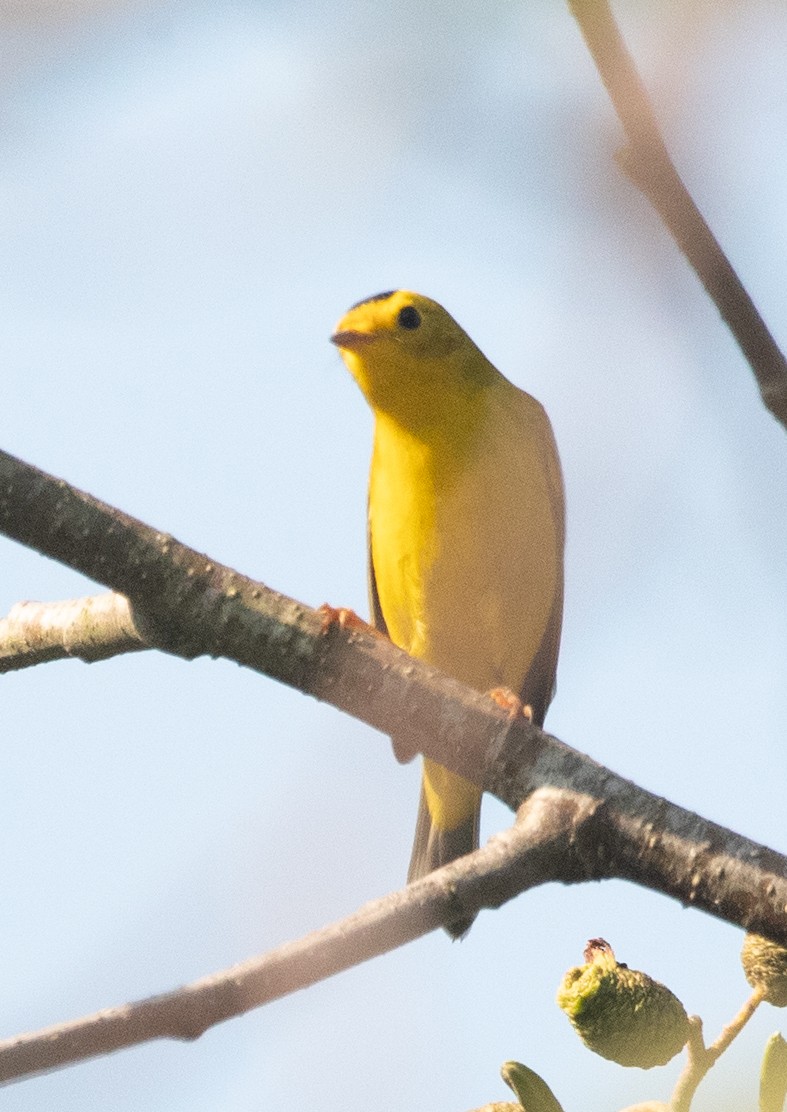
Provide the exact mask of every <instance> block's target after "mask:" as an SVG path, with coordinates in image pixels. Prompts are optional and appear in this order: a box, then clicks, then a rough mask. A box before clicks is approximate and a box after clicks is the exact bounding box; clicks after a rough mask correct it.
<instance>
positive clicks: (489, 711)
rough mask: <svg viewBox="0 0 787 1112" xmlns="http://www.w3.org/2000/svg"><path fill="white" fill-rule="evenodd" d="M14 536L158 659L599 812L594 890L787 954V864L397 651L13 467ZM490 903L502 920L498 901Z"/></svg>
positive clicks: (5, 463)
mask: <svg viewBox="0 0 787 1112" xmlns="http://www.w3.org/2000/svg"><path fill="white" fill-rule="evenodd" d="M0 530H2V531H3V532H5V533H6V534H7V535H8V536H11V537H13V538H15V539H16V540H19V541H21V542H22V543H24V544H28V545H31V546H32V547H34V548H36V549H38V551H40V552H44V553H45V554H47V555H51V556H53V557H55V558H56V559H59V560H62V561H63V562H64V563H67V564H69V566H71V567H73V568H76V569H77V570H79V571H82V572H84V573H85V574H86V575H89V576H91V577H93V578H95V579H98V580H100V581H101V582H103V583H104V584H105V585H106V586H109V587H112V588H114V589H115V590H119V591H122V592H123V593H125V594H126V595H127V596H128V597H129V598H130V599H131V603H132V612H133V614H134V619H135V622H136V628H137V629H138V630H140V631H142V632H143V633H144V635H145V636H146V639H147V640H148V641H149V643H151V644H154V645H157V646H159V647H161V648H164V649H166V650H168V651H171V652H177V653H179V654H180V655H183V656H195V655H197V654H198V653H210V654H211V655H214V656H219V655H221V656H226V657H228V658H229V659H231V660H235V661H237V662H238V663H239V664H244V665H246V666H248V667H250V668H253V669H255V670H256V671H259V672H262V673H265V674H267V675H270V676H273V677H274V678H275V679H279V680H281V681H282V682H284V683H287V684H289V685H290V686H293V687H296V688H298V689H299V690H301V691H304V692H306V693H308V694H311V695H314V696H316V697H317V698H320V699H324V700H326V701H327V702H330V703H332V704H333V705H334V706H336V707H338V708H339V709H341V710H344V711H347V712H348V713H349V714H352V715H354V716H355V717H357V718H360V719H361V720H363V721H365V722H367V723H368V724H369V725H371V726H374V727H376V728H377V729H379V730H381V731H383V732H384V733H386V734H393V733H396V734H397V735H398V736H400V737H401V735H402V734H403V733H404V732H405V731H406V732H407V733H408V734H409V735H410V736H411V738H412V742H413V746H414V748H417V749H419V750H420V751H422V752H424V753H425V754H427V755H428V756H429V757H432V758H433V759H435V760H438V761H440V763H441V764H444V765H446V766H448V767H449V768H451V769H452V770H453V771H455V772H458V773H459V774H460V775H462V776H465V777H467V778H468V779H470V780H473V781H474V782H476V783H478V784H481V785H483V786H485V787H486V788H487V790H489V791H492V792H493V793H494V794H496V795H497V796H498V797H499V798H500V799H502V800H503V801H504V802H505V803H507V804H508V805H509V806H511V807H512V808H514V809H516V808H517V807H519V806H520V804H521V803H522V802H523V800H525V799H526V798H527V797H528V795H530V794H531V793H532V792H533V791H534V790H535V789H536V788H539V787H544V786H552V787H556V788H561V789H566V790H568V791H570V792H572V793H579V794H580V795H582V796H583V797H586V798H587V799H589V800H591V801H592V808H591V812H592V819H593V821H590V820H588V821H585V822H583V824H582V827H581V830H578V831H577V832H576V837H577V846H578V849H579V850H581V851H582V853H583V854H584V858H583V860H584V875H585V876H586V877H595V878H601V877H613V876H614V877H623V878H626V879H628V880H633V881H635V882H637V883H638V884H643V885H645V886H647V887H650V888H653V889H655V890H657V891H661V892H664V893H666V894H667V895H670V896H672V897H674V898H676V899H678V900H681V901H682V902H683V903H686V904H692V905H694V906H695V907H699V908H702V909H703V910H705V911H708V912H710V913H711V914H713V915H716V916H718V917H720V918H722V919H726V920H728V921H730V922H733V923H738V924H739V925H741V926H743V927H745V928H747V929H750V930H756V931H758V932H759V933H761V934H764V935H766V936H767V937H770V938H773V939H774V940H775V941H777V942H787V859H785V858H784V857H782V856H781V855H779V854H777V853H775V852H773V851H772V850H769V849H766V848H765V847H763V846H760V845H757V844H756V843H753V842H749V841H748V840H747V839H745V838H742V837H740V836H739V835H737V834H734V833H732V832H731V831H729V830H725V829H724V828H723V827H720V826H717V825H716V824H714V823H709V822H706V821H705V820H704V819H701V818H700V817H699V816H697V815H694V814H692V813H691V812H689V811H686V810H684V809H683V808H680V807H676V806H675V805H674V804H671V803H668V802H667V801H666V800H663V799H660V798H658V797H657V796H653V795H651V794H650V793H649V792H645V791H643V790H642V789H641V788H638V787H637V786H636V785H634V784H631V783H630V782H629V781H627V780H624V779H623V778H622V777H619V776H616V775H615V774H614V773H613V772H610V771H609V769H606V768H604V767H603V766H601V765H598V764H596V763H595V762H594V761H592V760H590V758H588V757H585V756H583V755H582V754H580V753H578V752H576V750H573V749H571V748H569V747H568V746H566V745H564V744H563V743H562V742H560V741H558V740H557V739H556V738H553V737H550V736H549V735H548V734H545V733H543V732H542V731H540V730H538V729H537V728H536V727H535V726H533V725H531V724H530V723H527V722H526V721H525V720H524V719H520V720H515V721H512V720H511V719H509V718H508V716H507V715H506V714H505V713H504V712H503V711H502V710H500V708H499V707H497V706H496V704H494V703H493V702H492V700H490V699H489V698H488V697H487V696H485V695H483V694H480V693H479V692H477V691H472V690H471V689H470V688H466V687H464V686H463V685H462V684H460V683H457V682H456V681H455V680H451V679H449V678H447V677H446V676H443V675H441V674H440V673H439V672H438V671H437V670H436V669H434V668H430V667H429V666H428V665H425V664H423V663H422V662H420V661H415V660H413V659H411V658H410V657H409V656H407V655H406V654H405V653H403V652H401V650H399V649H397V648H396V647H395V646H393V645H391V644H390V643H389V642H387V641H385V640H383V639H381V638H379V637H373V636H370V635H368V634H364V633H359V632H356V631H346V630H342V629H340V628H338V627H331V629H330V630H329V631H328V633H327V635H326V633H325V632H324V625H323V619H322V618H321V616H320V615H319V614H317V613H316V612H315V611H313V610H310V609H309V608H308V607H305V606H303V605H302V604H300V603H298V602H296V601H294V600H293V599H289V598H286V597H285V596H283V595H279V594H277V593H275V592H274V591H270V590H269V589H268V588H267V587H265V586H263V585H262V584H260V583H255V582H254V581H253V580H250V579H247V578H246V577H245V576H242V575H240V574H239V573H238V572H235V571H233V570H232V569H231V568H226V567H222V566H221V565H219V564H216V563H214V562H213V561H210V560H209V559H208V558H207V557H205V556H202V555H200V554H199V553H197V552H194V551H193V550H192V549H189V548H187V547H186V546H185V545H182V544H179V543H178V542H177V541H175V540H173V538H171V537H168V536H165V535H163V534H161V533H157V532H156V531H155V530H153V529H151V528H150V527H149V526H147V525H143V524H142V523H141V522H138V521H135V520H134V519H133V518H131V517H128V516H127V515H125V514H122V513H120V512H119V511H117V510H113V509H112V508H111V507H109V506H106V505H105V504H104V503H101V502H98V501H97V500H96V499H93V498H91V497H90V495H88V494H84V493H82V492H81V491H77V490H75V489H74V488H72V487H69V486H68V485H67V484H66V483H64V482H63V481H62V480H57V479H54V478H52V477H51V476H48V475H45V474H44V473H43V472H41V471H38V470H36V469H35V468H32V467H30V466H29V465H27V464H24V463H22V462H21V461H19V460H15V459H14V458H13V457H12V456H8V455H5V454H3V453H0ZM485 904H486V906H495V900H494V893H493V892H492V893H490V894H489V895H488V898H487V899H486V901H485ZM478 906H481V905H480V904H474V903H468V905H467V910H468V911H474V910H476V909H477V907H478ZM457 917H458V916H457V915H456V913H454V914H452V915H448V916H447V917H446V919H445V922H450V921H451V919H454V918H457Z"/></svg>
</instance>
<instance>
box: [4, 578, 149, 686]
mask: <svg viewBox="0 0 787 1112" xmlns="http://www.w3.org/2000/svg"><path fill="white" fill-rule="evenodd" d="M147 648H150V646H149V645H148V644H147V642H146V641H145V640H144V638H143V637H142V634H141V633H140V631H139V630H138V628H137V626H136V623H135V621H134V615H133V613H132V611H131V607H130V606H129V604H128V599H127V598H125V597H124V596H123V595H117V594H103V595H91V596H89V597H87V598H76V599H67V600H65V601H63V602H18V603H17V604H16V605H15V606H13V607H12V608H11V610H10V612H9V614H8V617H7V618H0V673H3V672H14V671H18V670H20V669H22V668H32V667H33V666H34V665H36V664H46V663H49V662H51V661H53V660H68V659H74V658H75V659H79V660H83V661H85V662H86V663H93V662H94V661H97V660H107V659H109V657H111V656H117V655H119V654H120V653H130V652H137V651H139V650H140V649H147Z"/></svg>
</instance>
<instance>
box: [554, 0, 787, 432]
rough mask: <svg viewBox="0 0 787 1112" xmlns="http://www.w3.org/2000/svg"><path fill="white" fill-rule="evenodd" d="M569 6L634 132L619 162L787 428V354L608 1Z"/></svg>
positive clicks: (573, 1)
mask: <svg viewBox="0 0 787 1112" xmlns="http://www.w3.org/2000/svg"><path fill="white" fill-rule="evenodd" d="M568 5H569V8H570V9H571V12H572V14H573V15H574V18H575V19H576V20H577V23H578V24H579V27H580V30H581V32H582V36H583V38H584V39H585V42H586V43H587V46H588V49H589V50H590V53H591V55H592V56H593V60H594V62H595V63H596V67H597V69H598V71H599V74H600V75H601V80H602V81H603V82H604V85H605V87H606V90H607V92H608V93H609V96H610V99H611V101H612V104H613V106H614V108H615V111H616V113H617V115H618V117H619V119H620V122H621V124H622V125H623V128H624V130H625V132H626V137H627V138H628V142H629V145H628V147H627V148H625V149H624V151H623V152H622V153H621V155H620V156H619V162H620V165H621V166H622V168H623V169H624V170H625V172H626V173H627V174H628V176H629V177H630V178H631V180H632V182H633V183H634V184H635V185H636V186H637V187H638V189H640V190H641V191H642V192H643V193H644V194H645V196H646V197H647V198H648V199H649V200H650V202H651V204H652V205H653V207H654V208H655V209H656V211H657V212H658V213H659V215H660V216H661V219H662V220H663V221H664V223H665V224H666V226H667V228H668V229H669V231H670V233H671V235H672V237H673V238H674V240H675V242H676V243H677V245H678V247H679V248H680V250H681V251H682V252H683V254H684V255H685V256H686V258H687V260H688V262H689V264H690V265H691V266H692V267H693V269H694V271H695V272H696V274H697V276H698V277H699V279H700V281H701V282H702V284H703V286H704V287H705V290H706V291H707V293H708V295H709V296H710V297H711V299H712V300H713V301H714V303H715V304H716V307H717V308H718V310H719V312H720V313H721V316H722V318H723V320H724V321H725V323H726V324H727V326H728V327H729V329H730V331H731V332H732V334H733V336H734V337H735V340H736V341H737V343H738V345H739V347H740V349H741V351H742V352H743V354H744V356H745V357H746V359H747V360H748V362H749V365H750V366H751V369H752V371H753V372H754V375H755V378H756V380H757V385H758V386H759V389H760V394H761V396H762V400H763V403H764V404H765V406H766V408H767V409H768V410H770V412H771V413H772V414H773V416H774V417H775V418H776V420H777V421H779V423H780V424H781V425H783V426H784V427H785V428H787V360H785V357H784V355H783V354H782V352H781V350H780V349H779V347H778V345H777V344H776V341H775V340H774V338H773V336H772V335H771V333H770V332H769V330H768V328H767V326H766V324H765V322H764V321H763V319H762V317H761V316H760V314H759V312H758V311H757V308H756V306H755V305H754V302H753V301H752V299H751V298H750V296H749V294H748V293H747V292H746V289H745V288H744V286H743V284H742V282H741V280H740V278H739V277H738V275H737V274H736V273H735V270H734V269H733V267H732V265H731V264H730V261H729V259H728V258H727V256H726V255H725V254H724V252H723V251H722V249H721V247H720V246H719V243H718V242H717V240H716V238H715V236H714V235H713V233H712V232H711V230H710V228H709V227H708V225H707V223H706V222H705V220H704V218H703V216H702V214H701V213H700V211H699V209H698V208H697V206H696V204H695V203H694V201H693V200H692V198H691V195H690V194H689V192H688V190H687V189H686V186H685V185H684V184H683V181H682V180H681V178H680V175H679V174H678V172H677V170H676V169H675V166H674V164H673V162H672V159H671V158H670V156H669V154H668V153H667V148H666V145H665V143H664V140H663V138H662V136H661V132H660V130H659V126H658V123H657V122H656V116H655V113H654V111H653V107H652V105H651V103H650V100H649V98H648V94H647V92H646V91H645V86H644V85H643V83H642V80H641V79H640V76H639V74H638V73H637V70H636V67H635V65H634V62H633V60H632V58H631V55H630V54H629V52H628V50H627V49H626V44H625V43H624V41H623V38H622V36H621V34H620V31H619V30H618V27H617V24H616V23H615V17H614V16H613V14H612V10H611V8H610V5H609V3H608V0H568Z"/></svg>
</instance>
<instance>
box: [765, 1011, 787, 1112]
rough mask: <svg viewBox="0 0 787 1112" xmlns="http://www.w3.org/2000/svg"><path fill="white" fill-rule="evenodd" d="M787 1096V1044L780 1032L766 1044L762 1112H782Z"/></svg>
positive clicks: (772, 1036) (775, 1033)
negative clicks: (786, 1096)
mask: <svg viewBox="0 0 787 1112" xmlns="http://www.w3.org/2000/svg"><path fill="white" fill-rule="evenodd" d="M785 1095H787V1042H785V1041H784V1039H783V1038H782V1037H781V1035H780V1034H779V1032H778V1031H776V1032H774V1034H773V1035H771V1037H770V1038H769V1039H768V1041H767V1043H766V1044H765V1053H764V1054H763V1056H762V1066H761V1067H760V1112H782V1109H783V1108H784V1098H785Z"/></svg>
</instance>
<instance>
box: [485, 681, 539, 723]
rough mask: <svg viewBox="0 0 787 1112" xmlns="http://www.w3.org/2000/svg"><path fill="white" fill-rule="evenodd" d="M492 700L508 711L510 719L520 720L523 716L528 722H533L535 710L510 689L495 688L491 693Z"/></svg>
mask: <svg viewBox="0 0 787 1112" xmlns="http://www.w3.org/2000/svg"><path fill="white" fill-rule="evenodd" d="M489 697H490V699H494V701H495V702H496V703H497V705H498V706H499V707H502V708H503V710H506V711H508V717H509V718H519V716H520V715H521V716H522V717H523V718H526V719H527V720H528V722H532V721H533V708H532V707H531V706H530V704H529V703H523V702H522V700H521V699H520V698H519V696H518V695H515V694H514V692H513V691H512V690H511V688H510V687H494V688H492V690H491V691H490V692H489Z"/></svg>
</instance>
